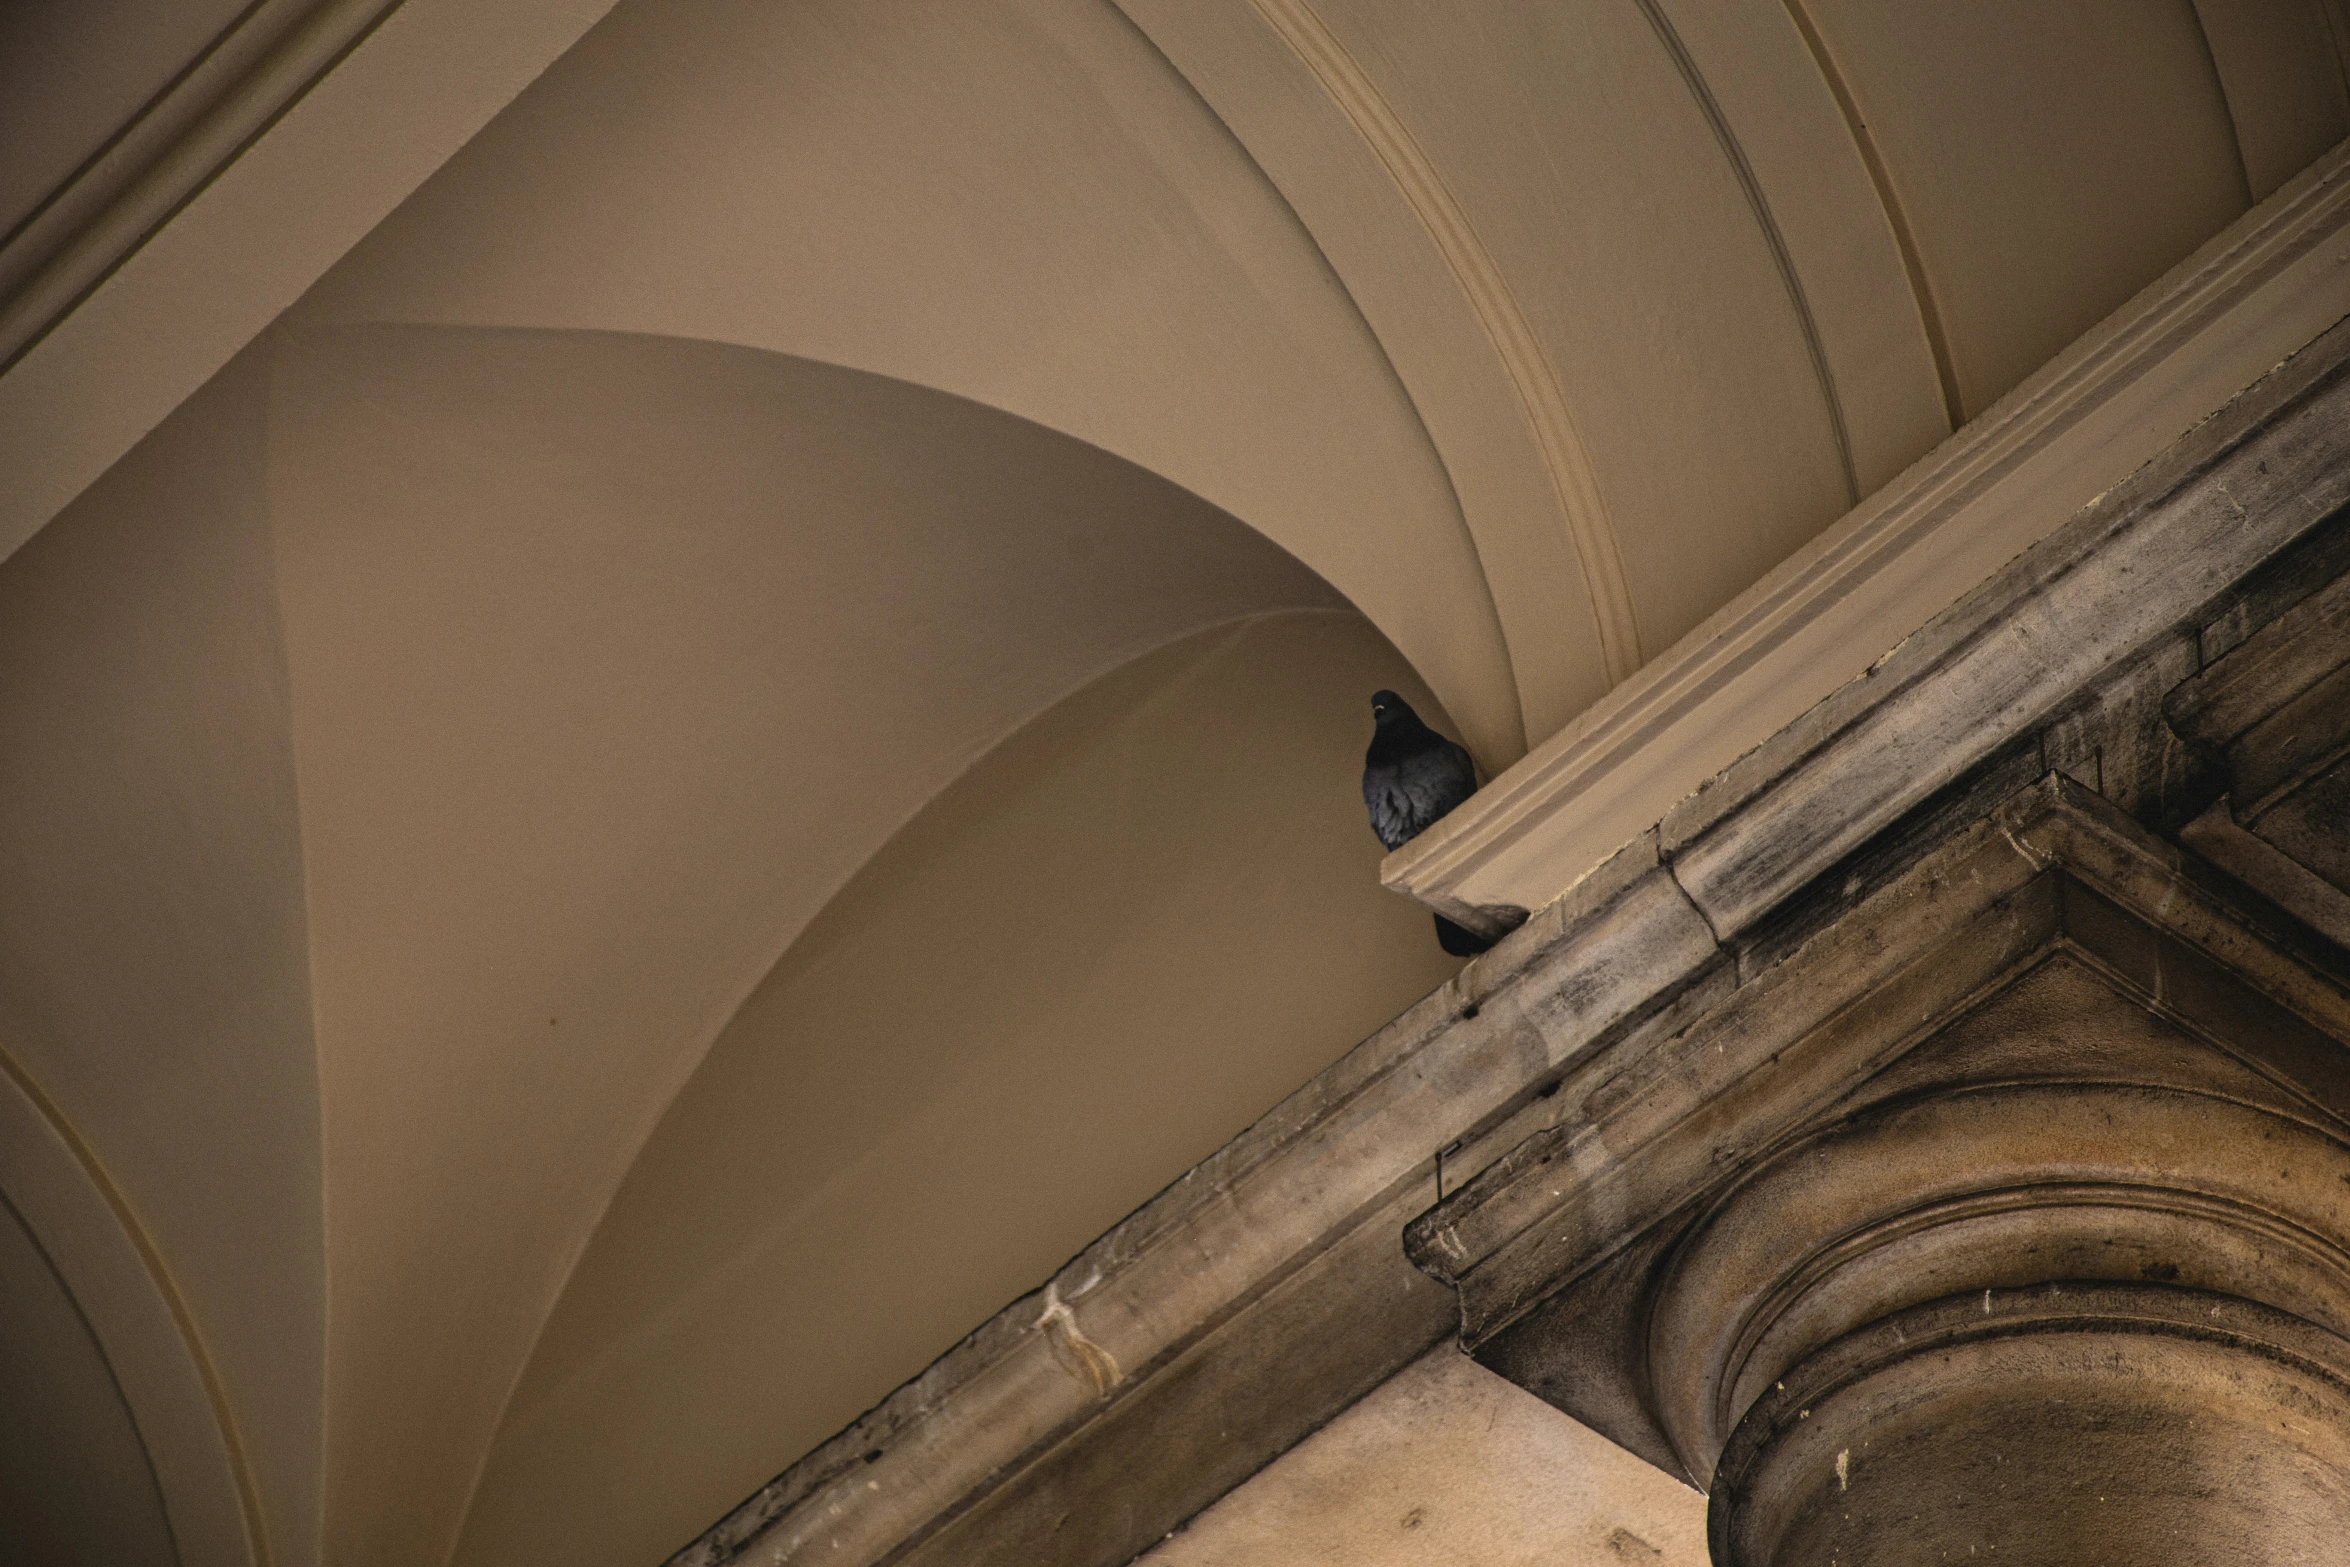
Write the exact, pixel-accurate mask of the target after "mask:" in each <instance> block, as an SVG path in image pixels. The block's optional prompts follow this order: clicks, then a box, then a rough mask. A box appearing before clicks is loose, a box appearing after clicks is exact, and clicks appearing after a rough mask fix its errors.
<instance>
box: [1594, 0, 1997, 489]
mask: <svg viewBox="0 0 2350 1567" xmlns="http://www.w3.org/2000/svg"><path fill="white" fill-rule="evenodd" d="M1636 3H1637V4H1638V5H1639V7H1640V14H1641V15H1642V16H1644V17H1646V18H1647V19H1648V25H1649V29H1650V30H1651V31H1652V32H1654V33H1655V34H1656V37H1657V42H1658V43H1659V44H1661V45H1663V46H1664V51H1665V53H1666V55H1667V56H1669V57H1670V58H1671V60H1672V62H1673V68H1674V70H1676V71H1678V72H1679V73H1680V76H1681V81H1682V83H1683V85H1685V86H1686V87H1687V88H1688V89H1689V96H1690V98H1691V99H1692V100H1694V101H1695V103H1696V105H1697V110H1698V113H1699V114H1701V115H1703V116H1704V117H1705V124H1706V129H1707V130H1709V131H1711V132H1712V133H1713V138H1714V142H1715V144H1716V145H1717V146H1719V147H1720V148H1721V149H1722V157H1723V158H1724V159H1725V160H1726V161H1727V162H1728V163H1729V165H1730V173H1731V175H1732V177H1733V178H1735V179H1736V180H1737V181H1738V190H1739V193H1740V194H1741V195H1743V196H1744V197H1745V198H1746V205H1747V208H1748V210H1750V211H1751V212H1752V213H1753V214H1754V221H1755V226H1756V227H1757V228H1759V229H1761V230H1762V239H1763V245H1764V248H1766V249H1767V250H1769V251H1770V253H1771V265H1772V266H1774V267H1776V268H1777V269H1778V273H1779V282H1780V285H1781V286H1782V287H1784V288H1785V289H1786V290H1787V303H1788V304H1789V305H1790V306H1791V307H1792V308H1793V309H1794V311H1795V325H1796V329H1797V330H1798V331H1800V332H1801V333H1802V334H1803V349H1804V352H1805V354H1807V355H1808V356H1809V357H1810V359H1811V369H1812V374H1813V376H1814V377H1816V378H1817V379H1818V381H1819V383H1820V396H1821V398H1822V400H1824V401H1825V402H1826V403H1827V405H1828V428H1829V429H1830V430H1831V431H1833V432H1834V433H1835V436H1836V462H1837V465H1838V467H1840V468H1841V469H1842V470H1843V475H1844V504H1845V505H1847V506H1857V505H1859V504H1860V500H1861V495H1862V490H1861V484H1860V466H1859V464H1858V463H1856V462H1855V461H1854V460H1853V456H1852V428H1851V425H1850V424H1849V422H1848V421H1847V420H1846V418H1845V414H1844V398H1843V395H1842V394H1841V393H1840V392H1838V391H1837V390H1836V373H1835V371H1834V370H1833V369H1832V368H1831V367H1830V366H1829V363H1828V345H1827V343H1826V342H1825V341H1823V340H1822V339H1821V337H1820V322H1819V317H1818V315H1817V313H1816V312H1814V311H1813V309H1812V307H1811V296H1810V295H1809V294H1808V293H1807V292H1806V291H1805V289H1804V286H1803V276H1802V274H1801V273H1800V272H1798V271H1797V270H1796V267H1795V257H1794V255H1793V254H1792V253H1791V252H1790V251H1789V250H1788V248H1787V236H1786V234H1785V233H1784V232H1782V231H1781V229H1780V227H1779V218H1778V214H1776V213H1774V212H1773V211H1772V210H1771V203H1770V199H1769V198H1768V197H1766V196H1765V195H1764V194H1763V188H1762V181H1761V180H1759V179H1757V178H1756V177H1755V172H1754V162H1753V160H1752V159H1750V158H1748V157H1747V155H1746V148H1745V147H1744V146H1743V145H1742V144H1741V143H1740V142H1739V140H1738V133H1737V132H1736V131H1734V130H1732V129H1731V127H1730V118H1729V116H1728V115H1726V114H1724V113H1723V112H1722V106H1721V103H1720V101H1719V100H1718V99H1716V98H1715V96H1714V90H1713V87H1712V84H1710V83H1709V82H1707V81H1706V79H1705V73H1704V72H1703V71H1701V70H1699V69H1698V67H1697V61H1696V60H1695V59H1694V58H1692V57H1691V55H1690V53H1689V46H1688V45H1687V44H1685V43H1683V42H1682V41H1681V34H1680V31H1679V29H1677V28H1675V27H1674V26H1673V20H1672V18H1671V17H1669V16H1667V15H1666V14H1665V12H1664V8H1663V7H1662V6H1661V5H1659V4H1658V3H1657V0H1636ZM1937 368H1939V361H1937ZM1955 422H1956V421H1955V420H1954V421H1953V423H1955Z"/></svg>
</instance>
